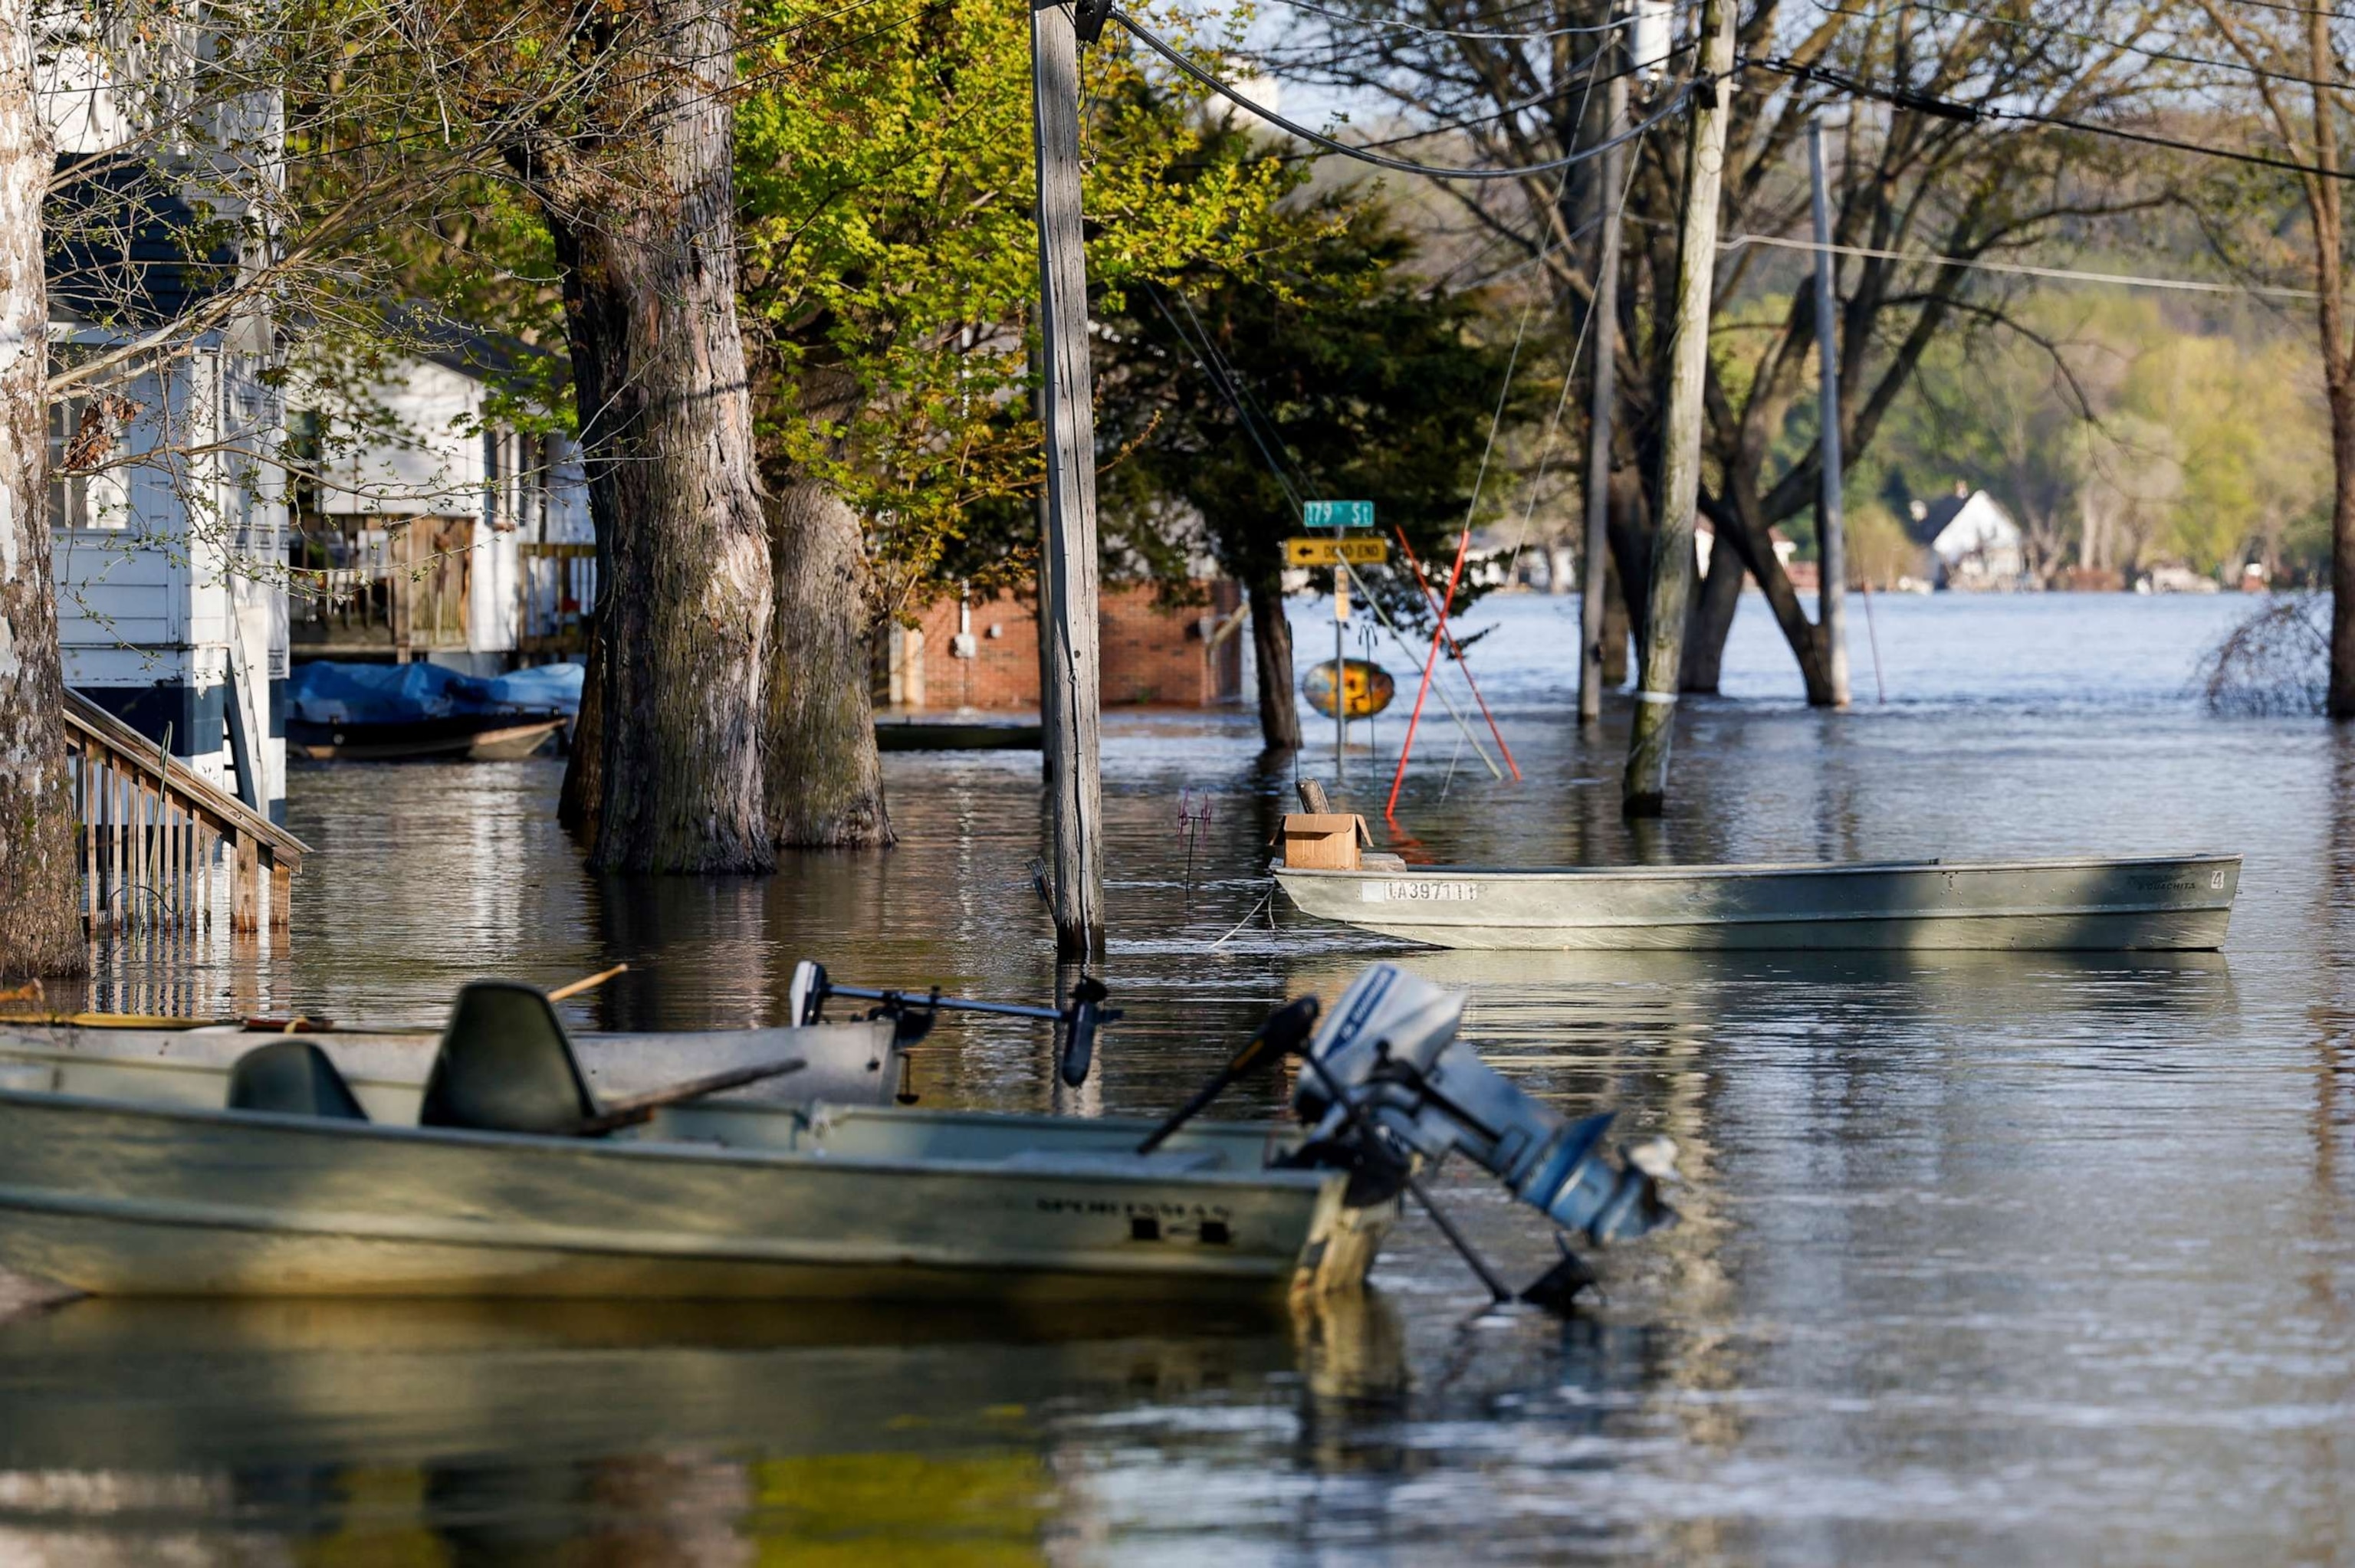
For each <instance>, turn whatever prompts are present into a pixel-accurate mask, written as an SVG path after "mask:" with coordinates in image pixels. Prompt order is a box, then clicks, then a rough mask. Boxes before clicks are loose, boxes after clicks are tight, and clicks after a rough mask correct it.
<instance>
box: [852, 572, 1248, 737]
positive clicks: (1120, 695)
mask: <svg viewBox="0 0 2355 1568" xmlns="http://www.w3.org/2000/svg"><path fill="white" fill-rule="evenodd" d="M1195 586H1196V587H1197V588H1200V589H1201V590H1202V591H1203V592H1204V593H1205V594H1206V595H1207V597H1208V602H1207V603H1205V604H1199V605H1192V606H1187V607H1183V608H1178V609H1172V608H1170V607H1168V606H1167V605H1164V604H1162V603H1161V602H1160V601H1159V599H1158V598H1157V596H1156V593H1155V591H1154V589H1153V588H1151V587H1150V586H1149V585H1144V584H1128V585H1123V586H1121V587H1117V588H1114V587H1107V588H1105V589H1104V590H1103V619H1102V629H1101V630H1100V632H1099V636H1100V637H1101V639H1102V646H1103V705H1104V706H1106V707H1108V708H1111V707H1128V706H1159V707H1188V708H1199V707H1211V706H1215V705H1218V704H1220V703H1230V702H1235V701H1238V700H1240V699H1241V696H1242V689H1243V642H1244V637H1245V635H1246V633H1245V631H1244V629H1243V626H1242V617H1241V604H1242V590H1241V588H1240V587H1239V586H1238V585H1237V584H1235V583H1233V582H1231V581H1230V580H1228V579H1226V578H1223V577H1221V578H1219V579H1218V580H1216V581H1213V582H1209V583H1198V584H1196V585H1195ZM878 652H879V653H880V654H881V658H880V660H879V672H878V673H879V680H878V682H877V691H876V697H877V699H878V700H879V701H880V702H883V703H886V704H888V705H890V706H892V707H895V708H916V709H922V708H1036V707H1037V706H1038V705H1039V614H1038V606H1037V605H1036V604H1035V603H1033V602H1031V601H1030V600H1028V599H1017V598H1016V597H1014V596H1013V595H1012V594H1010V593H1002V594H999V595H998V596H997V597H996V598H994V599H973V600H971V601H970V602H964V601H961V600H958V599H943V600H941V601H940V602H939V603H937V604H934V605H933V606H932V608H931V609H927V610H926V611H925V612H924V614H923V617H922V620H921V621H920V622H919V623H918V624H917V625H916V626H913V627H903V626H900V625H896V624H895V625H893V626H892V627H891V628H890V631H889V633H888V634H887V636H886V638H885V639H884V646H883V647H882V648H881V649H879V651H878Z"/></svg>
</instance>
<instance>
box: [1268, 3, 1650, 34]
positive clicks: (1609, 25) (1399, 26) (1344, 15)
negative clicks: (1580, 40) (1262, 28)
mask: <svg viewBox="0 0 2355 1568" xmlns="http://www.w3.org/2000/svg"><path fill="white" fill-rule="evenodd" d="M1278 4H1280V5H1286V6H1289V7H1290V8H1291V9H1293V10H1295V11H1306V12H1309V13H1311V14H1312V15H1315V16H1330V17H1332V18H1333V19H1334V20H1335V21H1338V22H1354V23H1356V24H1357V25H1358V26H1361V27H1383V28H1388V29H1390V30H1391V31H1393V32H1401V33H1420V34H1422V35H1423V37H1427V38H1471V39H1475V40H1490V41H1493V42H1497V43H1507V44H1535V43H1542V42H1544V41H1545V40H1546V39H1548V38H1567V37H1576V36H1580V35H1584V34H1590V33H1614V32H1617V31H1618V30H1619V29H1620V28H1622V27H1626V26H1633V25H1634V23H1635V20H1636V17H1635V14H1634V13H1633V12H1630V13H1628V14H1627V15H1626V16H1622V17H1620V18H1619V19H1618V20H1617V21H1615V22H1605V23H1604V24H1602V25H1601V26H1593V27H1548V28H1546V29H1545V30H1544V31H1542V32H1534V33H1501V32H1498V33H1492V32H1479V31H1474V30H1471V29H1467V28H1462V27H1426V26H1423V24H1422V23H1420V22H1406V21H1400V20H1398V19H1396V18H1394V17H1390V16H1359V15H1358V14H1357V13H1355V12H1351V11H1335V10H1331V9H1329V8H1327V7H1326V6H1323V5H1312V4H1311V3H1310V0H1278Z"/></svg>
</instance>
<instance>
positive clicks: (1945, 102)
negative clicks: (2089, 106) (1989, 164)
mask: <svg viewBox="0 0 2355 1568" xmlns="http://www.w3.org/2000/svg"><path fill="white" fill-rule="evenodd" d="M1745 66H1756V67H1757V68H1759V69H1762V70H1771V71H1775V72H1777V73H1779V74H1781V75H1784V76H1788V77H1794V78H1796V79H1799V80H1802V81H1813V82H1818V83H1821V84H1822V85H1823V86H1826V87H1829V88H1833V89H1836V90H1838V91H1841V92H1846V93H1852V94H1854V95H1855V96H1857V97H1859V98H1869V99H1872V100H1875V101H1879V102H1881V103H1889V104H1893V105H1895V106H1896V107H1897V108H1900V109H1910V110H1912V111H1914V112H1915V113H1918V114H1930V115H1934V116H1936V117H1937V118H1939V119H1941V120H1954V121H1959V122H1962V123H1963V124H1966V125H1978V124H1985V123H1987V122H1996V121H2006V120H2009V121H2012V122H2016V123H2019V124H2027V125H2049V126H2051V127H2053V128H2054V129H2055V130H2061V131H2082V132H2084V133H2085V134H2086V135H2089V136H2110V137H2115V138H2116V139H2117V140H2119V141H2122V142H2136V143H2141V144H2142V145H2144V146H2146V147H2165V148H2167V149H2169V151H2172V152H2177V153H2195V154H2199V155H2200V156H2201V157H2203V158H2222V159H2224V160H2226V161H2227V162H2230V163H2235V164H2254V165H2256V166H2257V167H2259V168H2264V169H2280V170H2283V171H2285V172H2286V173H2289V174H2293V175H2312V176H2313V177H2315V178H2317V179H2325V180H2345V181H2350V182H2355V170H2348V169H2326V168H2323V167H2322V166H2320V165H2319V164H2301V163H2299V162H2297V161H2296V159H2293V158H2276V157H2274V156H2272V155H2271V154H2265V153H2251V152H2246V151H2243V150H2242V149H2239V148H2232V147H2216V146H2209V145H2205V144H2203V143H2198V142H2185V141H2181V140H2179V139H2178V138H2176V137H2173V136H2161V135H2158V134H2156V133H2155V132H2148V131H2129V130H2127V129H2126V127H2124V126H2122V125H2099V124H2095V123H2094V122H2092V121H2090V120H2073V119H2070V118H2068V117H2067V116H2065V115H2060V114H2040V113H2038V112H2036V111H2034V110H2029V109H1999V108H1997V107H1994V106H1993V105H1988V104H1977V103H1957V102H1955V101H1954V100H1953V99H1949V98H1939V97H1936V96H1934V95H1933V94H1930V93H1925V92H1915V91H1913V90H1912V89H1910V88H1902V87H1882V86H1880V85H1878V84H1877V83H1873V82H1869V81H1860V80H1859V79H1856V78H1855V77H1852V76H1849V75H1847V74H1845V73H1844V72H1840V71H1836V70H1830V69H1826V68H1825V67H1823V66H1815V65H1803V64H1801V63H1800V62H1798V61H1796V60H1790V59H1784V58H1779V57H1778V58H1764V57H1760V56H1756V55H1752V56H1748V57H1746V58H1742V60H1740V61H1738V62H1737V64H1736V69H1741V68H1742V67H1745Z"/></svg>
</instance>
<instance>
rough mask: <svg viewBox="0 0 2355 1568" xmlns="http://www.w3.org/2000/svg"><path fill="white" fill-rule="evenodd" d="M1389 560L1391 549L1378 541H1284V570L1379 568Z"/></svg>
mask: <svg viewBox="0 0 2355 1568" xmlns="http://www.w3.org/2000/svg"><path fill="white" fill-rule="evenodd" d="M1390 558H1391V547H1390V546H1388V545H1386V544H1384V543H1382V541H1380V539H1286V540H1285V541H1284V565H1285V566H1287V567H1330V566H1336V565H1337V564H1339V563H1340V562H1342V561H1347V562H1348V563H1349V564H1350V565H1351V566H1353V567H1378V566H1380V565H1381V564H1382V563H1383V562H1384V561H1387V560H1389V559H1390Z"/></svg>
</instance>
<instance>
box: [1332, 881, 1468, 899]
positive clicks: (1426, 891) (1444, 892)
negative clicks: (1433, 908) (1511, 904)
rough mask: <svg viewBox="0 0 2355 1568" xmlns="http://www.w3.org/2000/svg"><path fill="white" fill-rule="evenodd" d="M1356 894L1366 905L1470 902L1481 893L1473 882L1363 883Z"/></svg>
mask: <svg viewBox="0 0 2355 1568" xmlns="http://www.w3.org/2000/svg"><path fill="white" fill-rule="evenodd" d="M1358 896H1359V898H1360V899H1361V900H1363V901H1364V902H1365V903H1368V904H1469V903H1471V902H1472V901H1473V900H1474V899H1476V898H1477V897H1479V896H1480V885H1479V884H1478V883H1476V882H1363V883H1359V885H1358Z"/></svg>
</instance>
